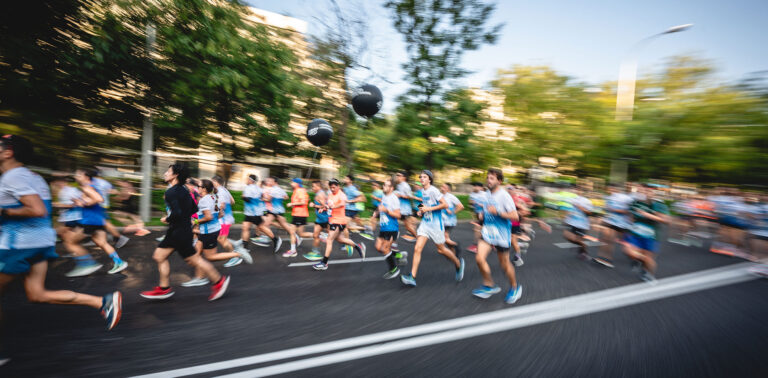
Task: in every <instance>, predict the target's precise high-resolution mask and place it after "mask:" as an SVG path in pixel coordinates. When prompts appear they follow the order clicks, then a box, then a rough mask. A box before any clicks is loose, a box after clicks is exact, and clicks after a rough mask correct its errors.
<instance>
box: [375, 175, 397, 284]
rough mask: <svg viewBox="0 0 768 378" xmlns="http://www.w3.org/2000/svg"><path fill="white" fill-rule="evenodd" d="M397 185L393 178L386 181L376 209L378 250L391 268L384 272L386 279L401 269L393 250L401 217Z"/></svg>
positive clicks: (393, 276) (394, 275)
mask: <svg viewBox="0 0 768 378" xmlns="http://www.w3.org/2000/svg"><path fill="white" fill-rule="evenodd" d="M394 189H395V187H394V185H393V182H392V179H386V180H385V181H384V190H383V191H382V194H384V196H383V197H382V199H381V202H380V203H379V206H378V208H377V209H376V211H377V213H378V214H379V217H380V218H381V219H380V221H379V225H380V229H379V236H378V237H377V238H376V250H377V251H379V252H380V253H381V254H382V255H384V257H385V260H386V262H387V266H388V267H389V269H388V270H387V272H386V273H385V274H384V279H387V280H390V279H392V278H395V277H397V276H398V275H400V269H399V268H398V267H397V261H396V260H397V256H396V254H395V253H394V252H393V251H392V250H391V247H392V242H394V241H395V239H397V231H398V230H399V226H398V223H397V220H398V219H400V201H399V200H398V199H397V196H395V195H394V193H393V191H394Z"/></svg>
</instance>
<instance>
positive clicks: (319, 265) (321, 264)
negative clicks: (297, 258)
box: [312, 261, 328, 270]
mask: <svg viewBox="0 0 768 378" xmlns="http://www.w3.org/2000/svg"><path fill="white" fill-rule="evenodd" d="M312 269H314V270H328V264H326V263H324V262H322V261H321V262H319V263H317V264H315V265H312Z"/></svg>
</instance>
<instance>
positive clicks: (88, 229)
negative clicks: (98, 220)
mask: <svg viewBox="0 0 768 378" xmlns="http://www.w3.org/2000/svg"><path fill="white" fill-rule="evenodd" d="M77 227H80V228H82V229H83V233H84V234H86V235H93V234H95V233H96V231H99V230H101V231H104V230H105V228H104V226H103V225H102V226H97V225H93V224H78V225H77Z"/></svg>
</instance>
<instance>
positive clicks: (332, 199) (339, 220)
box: [312, 179, 365, 270]
mask: <svg viewBox="0 0 768 378" xmlns="http://www.w3.org/2000/svg"><path fill="white" fill-rule="evenodd" d="M340 185H341V183H340V182H339V180H337V179H332V180H331V181H330V182H329V183H328V186H329V187H330V189H331V193H329V194H328V199H327V202H326V206H325V211H330V213H331V218H330V219H329V227H328V228H329V230H330V231H329V232H328V240H327V241H326V242H325V243H326V244H325V255H324V256H323V261H320V262H319V263H317V264H315V265H312V268H314V269H315V270H326V269H328V259H329V258H330V257H331V251H332V250H333V242H334V241H338V242H339V243H342V244H346V245H348V246H350V247H352V248H354V250H355V251H357V253H358V254H360V258H361V259H365V244H363V243H359V244H355V242H353V241H352V239H349V238H347V237H344V234H343V232H344V229H345V228H346V227H347V217H346V215H345V214H344V209H345V207H346V204H347V196H346V195H345V194H344V192H342V191H341V188H340Z"/></svg>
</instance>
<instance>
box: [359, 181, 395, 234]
mask: <svg viewBox="0 0 768 378" xmlns="http://www.w3.org/2000/svg"><path fill="white" fill-rule="evenodd" d="M371 189H372V191H371V204H373V213H372V214H371V219H370V221H369V222H368V225H367V226H365V233H366V234H369V235H372V234H373V232H374V230H375V229H376V226H377V223H378V221H379V205H381V199H382V198H383V197H384V192H383V191H382V190H381V184H380V183H379V182H378V181H374V182H372V183H371ZM398 203H399V202H398Z"/></svg>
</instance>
